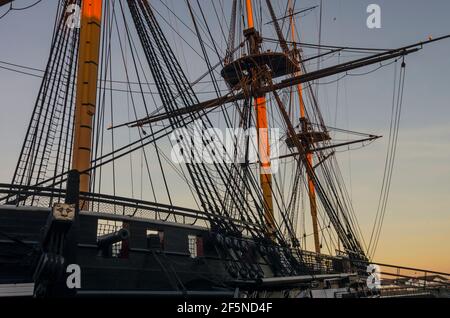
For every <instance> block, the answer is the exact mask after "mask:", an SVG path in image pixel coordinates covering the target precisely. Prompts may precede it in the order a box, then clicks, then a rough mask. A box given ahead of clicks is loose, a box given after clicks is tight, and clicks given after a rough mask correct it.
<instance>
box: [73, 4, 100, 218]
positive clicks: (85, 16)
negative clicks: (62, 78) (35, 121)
mask: <svg viewBox="0 0 450 318" xmlns="http://www.w3.org/2000/svg"><path fill="white" fill-rule="evenodd" d="M82 3H83V5H82V9H81V30H80V47H79V52H78V54H79V55H78V77H77V91H76V94H77V95H76V104H75V128H74V129H75V132H74V142H73V156H72V168H73V169H74V170H78V171H79V172H81V175H80V191H81V192H88V191H89V183H90V172H89V171H87V170H89V169H90V168H91V147H92V136H93V131H92V125H93V116H94V114H95V111H96V100H97V81H98V64H99V52H100V33H101V20H102V0H83V1H82ZM82 207H83V202H80V209H81V208H82ZM84 208H87V207H84Z"/></svg>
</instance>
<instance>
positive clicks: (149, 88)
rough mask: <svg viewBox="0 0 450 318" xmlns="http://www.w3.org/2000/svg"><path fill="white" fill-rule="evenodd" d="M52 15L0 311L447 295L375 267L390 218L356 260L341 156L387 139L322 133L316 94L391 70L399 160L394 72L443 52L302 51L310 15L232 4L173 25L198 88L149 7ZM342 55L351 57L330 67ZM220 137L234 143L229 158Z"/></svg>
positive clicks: (131, 4)
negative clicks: (5, 305) (301, 20)
mask: <svg viewBox="0 0 450 318" xmlns="http://www.w3.org/2000/svg"><path fill="white" fill-rule="evenodd" d="M12 4H13V1H11V0H3V1H0V6H1V7H3V8H5V7H6V6H12ZM53 5H55V6H56V7H57V8H56V17H55V23H54V30H53V33H52V34H49V36H48V41H49V43H50V53H49V56H48V60H47V64H46V67H45V70H43V74H42V80H41V85H40V88H39V91H38V92H37V98H36V101H35V103H34V107H30V113H31V119H30V120H29V123H28V126H27V127H24V129H26V135H25V138H24V140H23V145H22V147H21V151H20V154H19V156H18V160H17V166H16V168H15V171H13V173H12V174H13V177H12V181H11V182H8V183H2V184H0V295H2V296H28V297H37V298H44V297H61V296H64V297H98V296H119V297H121V296H141V297H142V296H144V297H185V298H186V297H187V298H189V297H212V298H220V299H223V298H302V297H305V298H361V297H422V296H425V297H444V296H445V295H447V296H448V291H449V281H448V279H449V277H450V274H448V273H438V272H433V271H427V270H420V269H414V268H408V267H401V266H396V265H389V264H378V263H376V262H375V261H374V259H373V258H372V256H373V251H374V250H375V249H376V246H377V244H378V239H379V236H380V232H381V223H382V221H381V220H382V215H383V214H384V210H382V211H381V212H380V218H379V219H377V220H378V223H377V226H376V227H375V229H374V231H373V233H372V237H371V241H370V244H366V242H365V241H364V234H363V233H362V232H361V229H360V227H359V225H358V220H357V218H356V214H355V212H354V211H353V208H352V204H351V200H350V199H349V195H348V192H347V190H346V187H345V183H344V180H343V178H342V175H341V172H340V170H339V163H338V160H337V158H336V151H338V150H339V149H344V150H345V149H347V148H348V147H349V146H351V145H367V144H370V143H372V142H375V141H376V140H377V139H379V138H381V136H378V135H373V134H369V133H361V132H354V131H349V130H344V129H339V128H333V127H331V126H329V125H327V123H326V122H325V120H324V117H323V116H322V113H321V105H319V101H318V98H317V94H318V91H317V90H316V89H315V87H316V86H314V85H312V84H314V83H316V82H317V81H320V80H321V79H325V78H330V77H333V76H335V75H346V74H350V73H351V72H352V71H354V70H358V69H365V70H367V69H369V70H372V69H371V68H370V66H377V67H378V66H379V67H383V66H386V65H395V67H396V68H398V73H399V75H398V88H397V89H398V97H397V100H396V103H395V106H396V108H395V112H394V117H393V118H394V120H393V123H394V124H393V125H394V126H393V128H392V131H391V132H390V138H392V142H390V145H391V144H392V148H390V154H391V157H392V153H393V152H394V151H395V139H396V134H397V133H398V120H399V118H398V110H399V107H401V96H402V88H403V84H404V78H405V68H406V62H405V60H406V58H407V56H409V55H411V54H418V52H419V51H421V50H422V49H423V48H425V47H426V46H427V45H430V44H431V43H436V42H439V41H442V40H445V39H447V38H449V37H450V36H449V35H447V36H441V37H437V38H434V39H432V38H430V39H427V40H426V41H421V42H418V43H414V44H410V45H406V46H402V47H399V48H396V49H380V48H361V47H345V46H331V45H324V44H322V43H319V44H312V43H303V42H301V41H300V39H299V38H298V32H297V29H298V25H296V17H298V16H301V15H305V14H308V12H311V11H313V10H317V9H320V10H321V7H320V8H317V6H316V7H311V8H305V9H297V8H296V6H295V2H294V1H290V0H289V1H286V8H285V10H284V14H281V15H280V14H279V12H278V11H279V10H278V11H277V10H276V9H275V8H274V6H273V3H272V1H271V0H265V1H258V3H257V4H255V3H254V1H251V0H230V1H229V3H228V5H229V9H228V7H227V9H228V10H224V8H223V7H219V3H218V2H217V3H216V6H217V7H216V6H215V4H214V2H213V4H212V5H213V6H214V10H213V11H214V12H206V9H204V8H203V5H202V3H201V2H199V1H186V4H185V5H186V15H187V16H189V17H190V18H191V21H190V22H189V25H186V24H187V22H183V20H179V22H180V23H184V24H185V26H186V29H188V30H189V32H191V35H193V36H194V37H195V38H196V39H197V40H198V48H199V50H200V51H199V52H198V55H199V57H200V58H201V60H202V61H203V62H204V63H203V65H201V66H202V67H203V68H204V69H203V70H204V71H205V73H204V74H203V75H202V76H200V77H199V78H197V79H195V80H192V79H191V78H190V76H189V74H188V71H187V70H186V69H184V68H183V67H182V63H181V62H180V59H181V58H182V57H181V55H180V54H177V52H179V50H178V49H177V48H174V47H173V46H174V43H173V42H170V41H169V40H168V37H169V36H173V35H174V34H175V36H178V37H179V39H178V40H179V41H182V40H183V34H179V33H177V29H176V27H174V24H173V25H172V27H170V26H171V23H170V21H171V20H170V19H169V18H168V17H167V16H165V15H164V14H162V13H161V11H158V9H157V8H156V6H155V5H154V3H153V1H147V0H127V1H114V0H59V1H54V4H53ZM161 5H163V6H165V8H166V9H167V12H169V14H170V13H171V14H172V18H173V17H176V15H175V13H174V12H173V11H172V10H171V8H170V6H169V5H167V4H166V3H165V1H161ZM255 7H256V8H255ZM226 11H227V12H226ZM262 12H266V13H267V15H264V19H265V20H264V21H265V22H264V23H263V22H262V20H263V13H262ZM214 14H215V15H217V20H216V23H217V24H216V25H211V23H210V22H208V21H211V19H208V17H209V16H210V15H214ZM222 16H226V19H222ZM224 21H225V22H227V23H228V25H225V22H224ZM161 23H165V24H167V25H168V26H169V27H167V28H163V27H162V26H161ZM218 25H220V28H222V33H223V37H224V38H225V39H226V41H222V42H221V41H219V40H218V39H216V38H215V37H214V35H213V34H212V32H211V29H212V28H218V27H219V26H218ZM263 26H264V32H263V31H262V27H263ZM268 29H270V30H271V31H270V32H269V31H266V30H268ZM224 30H225V31H228V32H225V31H224ZM286 30H287V31H286ZM170 33H172V34H170ZM43 40H44V39H43ZM185 42H186V43H185V44H186V45H189V43H188V41H185ZM220 43H222V44H220ZM223 43H226V45H223ZM348 52H350V53H352V54H353V56H354V55H357V58H352V59H350V60H347V61H345V62H341V63H338V64H333V65H326V64H325V63H324V62H323V61H324V60H326V59H327V58H331V57H335V56H336V55H337V54H343V53H348ZM188 59H189V57H188ZM216 61H218V62H217V63H216ZM185 64H189V61H185ZM316 64H317V67H315V65H316ZM118 65H119V66H121V67H122V69H121V70H120V71H119V70H117V68H118ZM324 65H325V66H324ZM116 74H120V76H123V77H122V78H125V80H123V81H120V80H118V79H117V77H116V76H115V75H116ZM114 84H122V85H123V86H125V89H123V90H120V89H117V86H115V85H114ZM199 85H201V86H203V87H205V85H206V87H207V89H208V91H207V94H202V95H200V93H199V90H198V89H197V88H198V87H199ZM200 91H201V90H200ZM203 93H204V91H203ZM120 94H121V97H119V95H120ZM124 96H125V97H124ZM203 96H207V98H203ZM121 111H122V115H120V112H121ZM124 111H125V112H126V111H128V114H127V115H128V116H123V112H124ZM125 118H126V119H127V120H125ZM219 126H220V127H228V128H233V131H234V134H230V135H231V137H230V138H229V139H227V140H228V142H225V140H224V139H223V138H220V136H219V135H220V132H219V131H217V129H216V128H217V127H219ZM274 128H277V130H276V131H275V130H274ZM339 134H345V136H352V137H353V138H351V139H350V140H348V139H345V140H344V141H342V138H341V139H340V138H339ZM222 137H223V136H222ZM2 138H7V136H2ZM340 140H341V141H340ZM252 154H253V155H252ZM255 154H256V156H255ZM174 158H176V159H178V160H179V161H180V163H176V164H175V163H174ZM386 166H387V169H386V170H387V172H386V180H389V179H390V178H391V175H392V169H393V167H392V160H391V159H390V160H388V161H387V164H386ZM130 179H131V186H130V185H129V184H130V183H128V181H130ZM136 179H137V180H136ZM386 182H388V181H386ZM138 185H140V193H139V190H137V188H138ZM130 187H131V188H130ZM386 188H388V187H386ZM130 192H131V193H132V195H128V196H127V195H121V193H130ZM386 200H387V199H386ZM186 202H189V203H186ZM305 202H306V204H305ZM306 222H310V225H308V228H311V229H312V233H307V231H306V230H305V223H306ZM310 242H311V243H310ZM308 246H312V248H308ZM380 268H382V269H383V274H384V275H389V277H390V279H389V280H387V281H386V283H383V281H381V282H380V281H379V280H378V279H377V278H378V275H379V271H380ZM409 272H416V273H421V276H420V277H419V278H416V279H415V277H414V276H413V275H412V274H411V275H410V274H408V273H409ZM74 275H75V276H74ZM76 275H79V277H78V276H76ZM427 277H428V279H427ZM436 277H438V278H439V279H437V278H436Z"/></svg>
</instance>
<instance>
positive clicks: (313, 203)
mask: <svg viewBox="0 0 450 318" xmlns="http://www.w3.org/2000/svg"><path fill="white" fill-rule="evenodd" d="M289 16H290V22H291V36H292V42H293V43H295V41H296V31H295V19H294V9H293V7H292V0H289ZM294 46H295V44H294ZM294 52H297V51H296V48H295V47H294ZM297 57H298V63H299V62H300V59H301V54H300V53H299V52H297ZM299 69H301V68H300V67H299ZM300 75H301V71H297V72H296V73H295V76H300ZM297 93H298V99H299V104H300V122H301V129H302V133H303V134H305V135H306V134H307V133H308V120H307V118H306V113H305V102H304V99H303V86H302V84H297ZM308 148H309V147H308ZM307 150H308V149H307ZM306 160H307V162H308V165H309V166H310V167H311V168H312V167H313V154H312V152H311V151H308V152H307V154H306ZM307 175H308V176H307V178H308V192H309V208H310V211H311V219H312V226H313V235H314V249H315V251H316V253H320V238H319V225H318V221H317V199H316V189H315V187H314V182H313V180H312V179H311V176H310V175H309V174H307Z"/></svg>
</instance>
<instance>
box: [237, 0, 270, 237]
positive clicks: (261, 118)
mask: <svg viewBox="0 0 450 318" xmlns="http://www.w3.org/2000/svg"><path fill="white" fill-rule="evenodd" d="M246 8H247V24H248V29H247V30H245V31H244V32H245V35H246V37H247V39H248V41H249V50H250V52H249V53H250V54H252V55H253V54H260V39H259V35H258V33H257V32H256V30H255V25H254V22H253V5H252V1H251V0H246ZM256 71H257V70H255V72H254V74H253V76H254V78H253V83H252V84H253V91H257V88H258V87H261V86H263V83H262V82H261V80H260V79H257V78H256V77H257V76H256V73H257V72H256ZM254 99H255V111H256V129H257V131H258V153H259V157H260V182H261V188H262V192H263V196H264V201H265V202H264V219H265V222H266V224H267V227H268V230H269V233H268V234H269V236H273V235H274V232H275V219H274V212H273V198H272V174H271V162H270V144H269V130H268V121H267V106H266V96H265V94H259V93H256V95H255V96H254Z"/></svg>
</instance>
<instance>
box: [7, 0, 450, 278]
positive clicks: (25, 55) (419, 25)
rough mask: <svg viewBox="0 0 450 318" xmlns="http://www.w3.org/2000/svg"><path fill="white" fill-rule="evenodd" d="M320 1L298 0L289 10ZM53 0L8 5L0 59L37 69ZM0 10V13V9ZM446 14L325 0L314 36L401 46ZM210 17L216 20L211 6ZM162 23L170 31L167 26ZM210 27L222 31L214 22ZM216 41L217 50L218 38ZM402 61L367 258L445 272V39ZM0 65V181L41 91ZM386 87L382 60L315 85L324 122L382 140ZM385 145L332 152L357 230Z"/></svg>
mask: <svg viewBox="0 0 450 318" xmlns="http://www.w3.org/2000/svg"><path fill="white" fill-rule="evenodd" d="M16 2H17V7H25V6H26V5H28V4H31V3H33V2H34V0H17V1H16ZM165 2H166V3H167V4H168V5H169V6H170V7H171V8H173V9H174V11H175V12H176V13H177V14H178V15H179V16H180V18H181V19H183V20H185V21H190V20H189V17H188V15H187V10H186V5H185V2H184V1H174V0H168V1H165ZM273 2H274V6H275V8H276V10H277V12H281V10H280V8H283V7H284V6H285V1H282V0H279V1H273ZM318 2H319V1H318V0H308V1H307V0H297V2H296V8H299V9H301V8H306V7H309V6H313V5H316V4H318ZM55 3H56V1H54V0H44V1H42V3H40V4H38V5H36V6H34V7H32V8H31V9H28V10H23V11H13V12H11V13H9V14H8V15H6V16H5V17H4V18H2V19H0V61H3V62H11V63H16V64H20V65H26V66H30V67H36V68H40V69H42V68H44V66H45V63H46V57H47V56H48V52H49V43H50V40H51V30H52V23H53V19H54V12H55ZM152 3H154V5H155V6H156V7H157V8H159V9H160V10H161V12H167V10H166V9H165V8H164V7H163V6H161V4H160V3H159V0H157V1H156V0H155V1H152ZM200 3H201V4H202V5H204V9H205V11H207V12H208V13H210V12H212V9H211V5H210V1H209V0H208V1H207V0H200ZM220 3H222V4H223V7H224V9H225V11H226V9H229V6H230V1H228V0H224V1H221V2H220ZM371 3H376V4H378V5H380V7H381V28H380V29H369V28H367V26H366V19H367V17H368V15H369V14H368V13H367V12H366V8H367V6H368V5H369V4H371ZM0 10H1V11H0V16H1V15H2V13H3V12H4V9H0ZM164 10H165V11H164ZM449 15H450V1H446V0H429V1H425V0H423V1H420V0H389V1H388V0H384V1H382V0H371V1H366V0H324V1H323V17H322V22H323V24H322V43H324V44H330V45H342V46H358V47H380V48H395V47H400V46H404V45H407V44H410V43H415V42H419V41H424V40H426V39H427V38H428V37H429V36H433V37H437V36H440V35H444V34H449V33H450V16H449ZM208 18H209V19H211V21H213V20H214V17H213V16H212V13H211V17H210V16H208ZM318 20H319V17H318V10H314V11H313V12H312V13H310V14H308V15H306V16H304V17H301V18H298V21H297V23H299V25H300V34H301V40H302V41H304V42H310V43H317V39H318ZM222 22H223V21H222ZM211 25H212V24H211ZM162 26H163V29H164V30H165V31H166V32H169V31H170V29H169V28H168V26H167V25H166V24H164V23H162ZM179 27H180V26H179ZM212 27H213V28H214V26H213V25H212ZM180 30H181V31H183V29H182V27H180ZM212 32H213V33H215V34H219V33H220V32H219V28H218V27H217V25H216V26H215V29H213V30H212ZM172 33H173V32H172ZM182 34H183V37H184V39H185V40H186V41H187V42H189V43H194V42H195V41H196V40H195V39H194V37H193V36H192V34H189V33H188V32H182ZM170 41H171V43H172V44H173V45H174V46H175V51H176V52H177V53H181V52H184V54H186V55H188V56H189V59H188V60H186V59H184V58H183V59H180V62H181V64H182V66H183V67H184V68H185V69H186V70H187V74H189V76H190V77H191V79H195V78H196V77H197V76H198V75H200V74H202V73H203V72H205V71H206V67H205V65H204V63H202V62H201V61H199V59H198V58H197V57H196V56H195V54H193V52H190V49H189V47H188V46H187V45H186V43H185V42H183V41H180V39H178V38H177V37H176V36H172V38H171V39H170ZM217 41H218V42H219V43H220V45H222V47H225V44H224V41H223V40H222V39H220V37H219V36H218V37H217ZM194 47H195V48H198V46H195V45H194ZM213 62H215V61H213ZM406 65H407V69H406V72H407V75H406V83H405V94H404V104H403V113H402V118H401V128H400V135H399V144H398V150H397V157H396V163H395V169H394V175H393V180H392V186H391V191H390V198H389V204H388V208H387V213H386V218H385V221H384V226H383V230H382V236H381V239H380V243H379V246H378V250H377V254H376V257H375V259H376V260H377V261H378V262H382V263H389V264H398V265H405V266H411V267H417V268H426V269H431V270H437V271H444V272H450V244H449V242H450V124H449V123H450V107H449V106H450V102H449V101H450V40H445V41H442V42H439V43H434V44H431V45H429V46H426V47H425V48H424V49H423V50H421V51H420V52H418V53H417V54H414V55H411V56H408V57H407V58H406ZM6 66H7V65H5V64H2V63H0V112H1V113H0V182H5V183H7V182H10V180H11V177H12V172H13V169H14V167H15V163H16V160H17V156H18V153H19V150H20V146H21V141H22V140H23V138H24V135H25V129H26V125H27V123H28V120H29V117H30V114H31V111H32V107H33V105H34V101H35V98H36V94H37V91H38V88H39V79H37V78H34V77H30V76H26V75H23V74H18V73H14V72H11V71H8V70H6V69H4V68H1V67H6ZM393 84H394V69H393V67H386V68H383V69H381V70H379V71H377V72H375V73H372V74H370V76H363V77H360V76H358V77H347V78H345V79H344V80H343V81H340V82H339V86H337V85H322V86H320V89H319V102H320V105H321V107H322V111H323V113H324V116H325V119H326V121H327V122H328V123H329V124H330V126H337V127H341V128H344V129H350V130H356V131H362V132H367V133H371V134H377V135H383V136H385V137H387V136H388V133H389V120H390V109H391V104H392V90H393ZM336 96H337V97H336ZM386 149H387V138H383V139H382V140H380V141H377V142H375V143H373V144H371V145H370V146H368V147H365V148H363V149H360V150H355V151H351V152H343V153H339V154H338V155H337V156H338V159H339V162H340V164H341V169H342V171H343V175H344V177H345V180H346V184H347V188H348V189H349V192H350V194H351V198H352V203H353V205H354V209H355V211H356V214H357V216H358V219H359V223H360V224H361V227H362V230H363V233H370V230H371V227H372V225H373V221H374V217H375V212H376V208H377V203H378V196H379V192H380V188H381V182H382V174H383V171H384V157H385V155H386Z"/></svg>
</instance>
